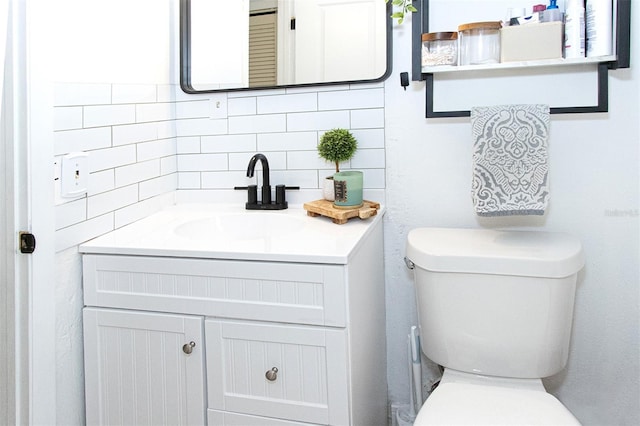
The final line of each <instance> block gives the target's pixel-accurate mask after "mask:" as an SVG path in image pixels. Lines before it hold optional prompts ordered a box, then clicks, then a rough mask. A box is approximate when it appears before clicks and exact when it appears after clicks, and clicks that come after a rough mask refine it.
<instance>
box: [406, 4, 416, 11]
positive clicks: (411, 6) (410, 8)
mask: <svg viewBox="0 0 640 426" xmlns="http://www.w3.org/2000/svg"><path fill="white" fill-rule="evenodd" d="M407 10H408V11H409V12H417V11H418V9H416V7H415V6H414V5H412V4H409V5H407Z"/></svg>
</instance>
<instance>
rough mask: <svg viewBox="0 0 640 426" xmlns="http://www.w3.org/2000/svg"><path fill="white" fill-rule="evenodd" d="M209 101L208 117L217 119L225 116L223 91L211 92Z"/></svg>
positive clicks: (225, 98) (225, 100)
mask: <svg viewBox="0 0 640 426" xmlns="http://www.w3.org/2000/svg"><path fill="white" fill-rule="evenodd" d="M209 102H211V112H210V115H209V118H211V119H212V120H213V119H219V118H227V95H226V94H224V93H217V94H212V95H211V98H210V100H209Z"/></svg>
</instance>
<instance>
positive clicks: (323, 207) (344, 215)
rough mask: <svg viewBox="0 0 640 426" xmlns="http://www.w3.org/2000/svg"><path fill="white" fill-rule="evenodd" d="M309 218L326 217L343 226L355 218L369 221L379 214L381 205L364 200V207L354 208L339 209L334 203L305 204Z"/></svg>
mask: <svg viewBox="0 0 640 426" xmlns="http://www.w3.org/2000/svg"><path fill="white" fill-rule="evenodd" d="M303 207H304V209H305V210H306V211H307V216H311V217H316V216H326V217H329V218H331V219H332V220H333V223H337V224H338V225H342V224H343V223H347V221H348V220H349V219H351V218H353V217H359V218H360V219H368V218H370V217H371V216H375V215H377V214H378V209H379V208H380V203H375V202H373V201H367V200H364V201H363V203H362V206H360V207H353V208H339V207H336V206H334V205H333V201H327V200H316V201H311V202H309V203H304V206H303Z"/></svg>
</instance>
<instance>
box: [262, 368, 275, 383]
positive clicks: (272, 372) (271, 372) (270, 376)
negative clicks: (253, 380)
mask: <svg viewBox="0 0 640 426" xmlns="http://www.w3.org/2000/svg"><path fill="white" fill-rule="evenodd" d="M264 377H266V378H267V380H268V381H270V382H273V381H275V380H276V379H277V378H278V369H277V368H276V367H273V368H272V369H271V370H268V371H267V372H266V373H265V374H264Z"/></svg>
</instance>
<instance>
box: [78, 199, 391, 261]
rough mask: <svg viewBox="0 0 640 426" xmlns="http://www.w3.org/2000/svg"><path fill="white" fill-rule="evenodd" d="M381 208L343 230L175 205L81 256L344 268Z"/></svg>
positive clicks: (292, 218) (302, 218) (285, 214)
mask: <svg viewBox="0 0 640 426" xmlns="http://www.w3.org/2000/svg"><path fill="white" fill-rule="evenodd" d="M383 215H384V208H381V209H380V210H379V211H378V214H377V215H376V216H373V217H371V218H369V219H366V220H361V219H358V218H354V219H351V220H349V221H348V222H347V223H345V224H343V225H337V224H334V223H333V222H332V221H331V219H329V218H326V217H309V216H307V212H306V211H305V210H304V209H303V208H302V206H291V205H290V206H289V208H288V209H286V210H277V211H256V210H245V209H244V206H243V205H242V206H241V205H228V204H181V205H176V206H173V207H170V208H167V209H165V210H162V211H160V212H158V213H156V214H153V215H151V216H149V217H147V218H144V219H141V220H139V221H137V222H134V223H132V224H130V225H127V226H125V227H122V228H120V229H117V230H115V231H112V232H110V233H108V234H105V235H102V236H100V237H97V238H95V239H93V240H91V241H88V242H86V243H84V244H82V245H81V246H80V252H82V253H94V254H119V255H137V256H166V257H190V258H208V259H234V260H261V261H276V262H304V263H332V264H346V263H347V262H348V260H349V257H350V255H351V254H352V253H353V252H354V251H355V249H356V248H357V247H358V245H359V244H360V242H361V241H362V239H363V237H364V236H365V235H367V234H368V233H369V232H370V231H371V230H372V229H373V227H374V225H375V224H377V223H379V222H380V221H381V220H382V216H383Z"/></svg>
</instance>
